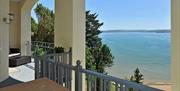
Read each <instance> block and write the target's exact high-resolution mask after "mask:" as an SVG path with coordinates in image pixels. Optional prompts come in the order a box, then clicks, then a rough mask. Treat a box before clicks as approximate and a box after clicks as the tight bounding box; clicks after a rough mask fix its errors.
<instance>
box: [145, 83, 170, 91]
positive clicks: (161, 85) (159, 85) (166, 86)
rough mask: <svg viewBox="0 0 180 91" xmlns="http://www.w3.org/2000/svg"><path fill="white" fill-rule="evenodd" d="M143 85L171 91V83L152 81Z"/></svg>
mask: <svg viewBox="0 0 180 91" xmlns="http://www.w3.org/2000/svg"><path fill="white" fill-rule="evenodd" d="M144 84H145V85H148V86H150V87H153V88H158V89H161V90H164V91H171V83H169V82H153V81H147V80H146V81H144Z"/></svg>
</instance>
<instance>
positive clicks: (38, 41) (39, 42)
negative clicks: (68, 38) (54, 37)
mask: <svg viewBox="0 0 180 91" xmlns="http://www.w3.org/2000/svg"><path fill="white" fill-rule="evenodd" d="M31 43H48V44H54V43H50V42H42V41H31Z"/></svg>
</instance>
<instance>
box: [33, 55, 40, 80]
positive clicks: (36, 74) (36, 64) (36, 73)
mask: <svg viewBox="0 0 180 91" xmlns="http://www.w3.org/2000/svg"><path fill="white" fill-rule="evenodd" d="M34 63H35V79H38V78H39V61H38V58H37V56H35V57H34Z"/></svg>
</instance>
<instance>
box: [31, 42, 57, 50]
mask: <svg viewBox="0 0 180 91" xmlns="http://www.w3.org/2000/svg"><path fill="white" fill-rule="evenodd" d="M31 46H32V47H37V46H38V47H40V48H49V49H51V48H54V43H49V42H41V41H32V42H31Z"/></svg>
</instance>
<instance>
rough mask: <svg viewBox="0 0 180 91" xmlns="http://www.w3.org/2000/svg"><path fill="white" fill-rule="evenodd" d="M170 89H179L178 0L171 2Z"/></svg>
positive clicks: (173, 90) (179, 42)
mask: <svg viewBox="0 0 180 91" xmlns="http://www.w3.org/2000/svg"><path fill="white" fill-rule="evenodd" d="M171 11H172V12H171V13H172V15H171V27H172V28H171V30H172V36H171V37H172V65H171V66H172V91H180V0H172V2H171Z"/></svg>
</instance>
